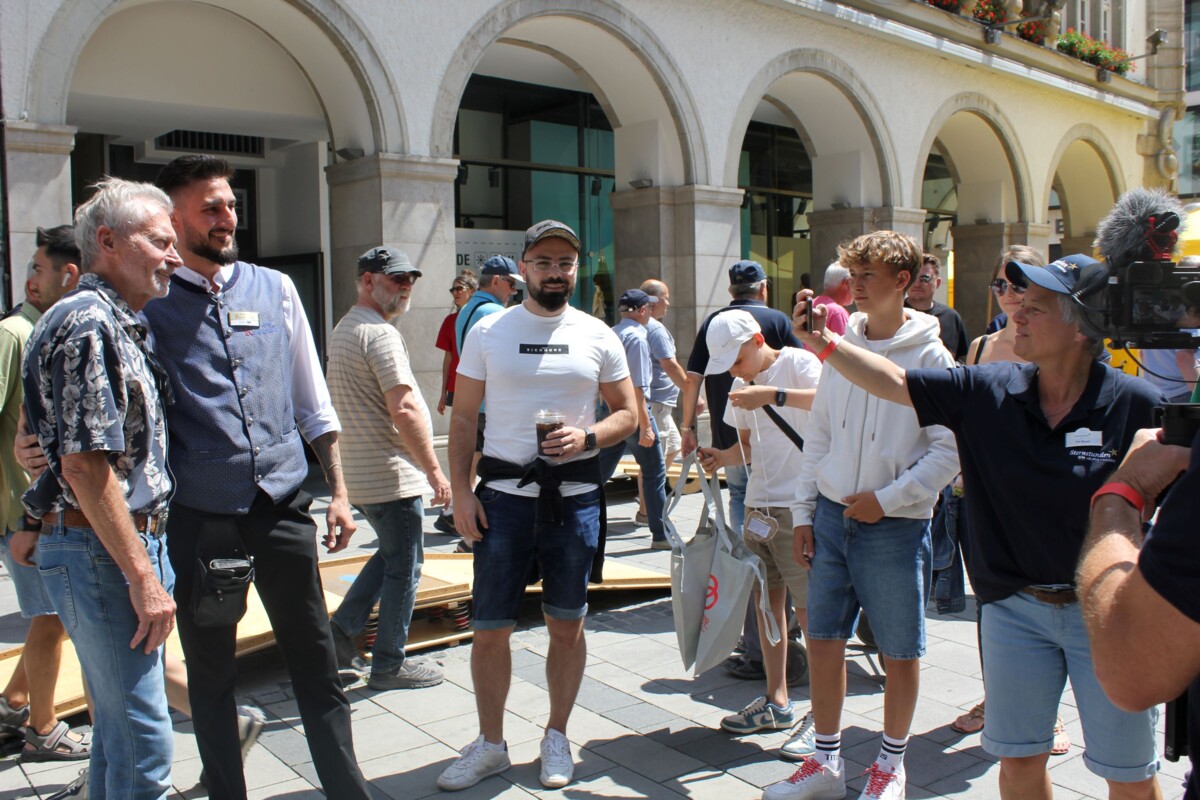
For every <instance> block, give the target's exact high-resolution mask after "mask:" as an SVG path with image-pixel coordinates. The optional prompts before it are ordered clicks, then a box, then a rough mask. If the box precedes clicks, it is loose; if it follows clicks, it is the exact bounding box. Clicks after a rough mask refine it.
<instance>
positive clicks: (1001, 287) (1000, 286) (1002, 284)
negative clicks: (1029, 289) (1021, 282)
mask: <svg viewBox="0 0 1200 800" xmlns="http://www.w3.org/2000/svg"><path fill="white" fill-rule="evenodd" d="M988 285H989V286H991V287H992V292H994V293H995V295H996V297H999V296H1000V295H1002V294H1004V293H1005V292H1007V291H1009V290H1011V291H1012V292H1013V294H1025V287H1024V286H1017V285H1016V284H1015V283H1009V282H1008V281H1006V280H1004V278H996V280H994V281H992V282H991V283H990V284H988Z"/></svg>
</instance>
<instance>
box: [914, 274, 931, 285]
mask: <svg viewBox="0 0 1200 800" xmlns="http://www.w3.org/2000/svg"><path fill="white" fill-rule="evenodd" d="M917 280H918V281H920V282H921V283H933V276H932V275H918V276H917Z"/></svg>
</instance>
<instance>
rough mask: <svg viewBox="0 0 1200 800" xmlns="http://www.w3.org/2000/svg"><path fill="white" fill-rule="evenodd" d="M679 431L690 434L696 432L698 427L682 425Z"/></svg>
mask: <svg viewBox="0 0 1200 800" xmlns="http://www.w3.org/2000/svg"><path fill="white" fill-rule="evenodd" d="M679 430H680V432H682V433H689V432H691V431H694V430H696V426H695V425H680V426H679Z"/></svg>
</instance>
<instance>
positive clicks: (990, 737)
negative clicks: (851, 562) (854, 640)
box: [871, 593, 1158, 783]
mask: <svg viewBox="0 0 1200 800" xmlns="http://www.w3.org/2000/svg"><path fill="white" fill-rule="evenodd" d="M871 624H872V626H874V624H875V620H874V619H872V620H871ZM982 626H983V630H982V633H983V675H984V690H985V694H986V695H987V700H988V708H987V725H986V726H984V729H983V749H984V750H986V751H987V752H989V753H991V754H992V755H994V756H1000V757H1002V758H1023V757H1027V756H1036V755H1041V754H1042V753H1048V752H1050V748H1051V747H1052V746H1053V744H1054V734H1053V732H1052V731H1053V729H1054V719H1055V717H1056V716H1057V715H1058V704H1059V701H1060V700H1061V699H1062V693H1063V687H1064V686H1065V685H1066V680H1067V678H1070V679H1071V689H1072V690H1073V691H1074V693H1075V704H1076V706H1077V707H1078V708H1079V721H1080V723H1081V724H1082V725H1083V740H1084V751H1083V763H1084V764H1086V765H1087V768H1088V769H1089V770H1091V771H1092V772H1093V773H1095V774H1096V775H1099V776H1100V777H1101V778H1104V779H1105V780H1112V781H1119V782H1123V783H1135V782H1137V781H1142V780H1145V779H1147V778H1151V777H1153V776H1154V774H1155V773H1156V772H1157V771H1158V751H1157V748H1156V747H1155V739H1154V728H1155V724H1156V723H1157V719H1158V711H1157V709H1154V708H1152V709H1148V710H1146V711H1139V712H1137V713H1129V712H1126V711H1122V710H1120V709H1119V708H1117V707H1116V706H1114V705H1113V704H1112V702H1111V701H1110V700H1109V699H1108V697H1107V696H1106V695H1105V694H1104V690H1103V689H1102V688H1101V687H1100V684H1099V682H1098V681H1097V680H1096V670H1095V668H1094V666H1093V662H1092V651H1091V647H1090V646H1089V645H1088V638H1087V630H1086V629H1085V627H1084V624H1083V614H1082V612H1081V611H1080V609H1079V604H1078V603H1071V604H1069V605H1064V606H1062V607H1059V606H1055V605H1050V604H1049V603H1043V602H1041V601H1040V600H1037V599H1036V598H1034V597H1032V596H1030V595H1027V594H1024V593H1017V594H1014V595H1010V596H1009V597H1006V598H1005V599H1003V600H1000V601H998V602H995V603H988V604H986V605H985V606H984V607H983V622H982Z"/></svg>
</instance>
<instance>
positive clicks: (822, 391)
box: [763, 231, 958, 800]
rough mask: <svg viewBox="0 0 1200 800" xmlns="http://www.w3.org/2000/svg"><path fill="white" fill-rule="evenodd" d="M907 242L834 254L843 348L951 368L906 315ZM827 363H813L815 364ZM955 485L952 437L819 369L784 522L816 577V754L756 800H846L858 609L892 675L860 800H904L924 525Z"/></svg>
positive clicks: (861, 244)
mask: <svg viewBox="0 0 1200 800" xmlns="http://www.w3.org/2000/svg"><path fill="white" fill-rule="evenodd" d="M921 255H922V254H921V248H920V246H919V245H918V244H917V243H916V241H914V240H913V239H912V238H911V237H909V236H905V235H903V234H900V233H896V232H895V231H876V232H874V233H869V234H866V235H864V236H860V237H858V238H857V239H855V240H854V241H852V242H850V243H849V244H843V245H840V246H839V247H838V256H839V260H840V262H841V264H842V266H844V267H846V268H847V269H848V270H850V283H851V290H852V293H853V295H854V302H855V303H856V304H857V306H858V309H859V311H858V313H856V314H854V315H852V316H851V317H850V323H849V327H848V328H847V330H846V335H845V340H846V341H849V342H853V343H854V344H857V345H860V346H862V347H865V348H867V349H869V350H871V351H873V352H876V353H879V354H881V355H883V356H885V357H886V358H888V359H890V360H891V361H893V362H894V363H896V364H897V365H900V366H902V367H904V368H906V369H911V368H916V367H925V368H929V367H945V368H947V369H949V368H951V367H953V366H954V359H953V358H952V357H951V356H950V353H949V352H947V351H946V348H945V347H944V346H943V345H942V342H941V339H940V338H939V335H938V334H939V328H938V323H937V320H936V319H935V318H934V317H931V316H929V315H928V314H921V313H918V312H913V311H911V310H907V309H905V308H904V291H905V289H906V288H907V287H908V285H909V283H910V282H911V281H912V279H913V278H914V277H915V276H916V275H917V273H918V272H919V270H920V268H921ZM828 355H829V353H828V352H822V353H818V354H817V357H818V358H820V359H821V360H822V361H823V360H824V359H825V358H826V357H827V356H828ZM956 474H958V454H957V451H956V449H955V443H954V435H953V434H952V433H950V431H949V430H947V429H946V428H943V427H941V426H931V427H928V428H922V427H920V426H919V425H918V423H917V417H916V414H915V412H913V410H912V409H911V408H908V407H905V406H901V405H898V404H896V403H891V402H887V401H883V400H879V399H877V398H875V397H873V396H871V395H870V394H868V393H867V392H866V391H864V390H862V389H859V388H858V387H856V386H854V385H853V384H852V383H850V382H849V381H848V380H846V379H845V378H844V377H842V376H841V375H840V374H839V373H837V372H836V371H835V370H832V369H826V370H825V371H824V372H823V373H822V374H821V384H820V388H819V389H818V391H817V396H816V399H815V400H814V402H813V408H812V412H811V415H810V418H809V424H808V430H807V436H806V437H805V458H804V462H803V465H802V467H801V472H800V478H799V481H798V484H797V493H796V501H795V504H794V505H793V507H792V514H793V517H794V520H795V523H796V530H795V547H796V552H795V557H796V560H797V561H799V562H801V563H808V564H810V565H811V569H810V574H809V593H808V628H809V629H808V648H809V670H810V680H811V687H810V688H811V692H812V708H813V717H814V722H815V729H816V736H815V739H816V753H815V755H814V756H812V757H810V758H807V759H805V761H804V763H803V764H801V765H800V769H798V770H797V771H796V773H795V774H794V775H792V777H791V778H789V779H788V780H786V781H782V782H780V783H777V784H774V785H772V786H769V787H767V790H766V792H765V793H764V794H763V797H764V799H765V800H801V799H803V800H809V799H810V798H813V799H815V798H821V799H822V800H823V799H824V798H841V797H844V796H845V793H846V783H845V773H846V768H845V765H844V762H843V761H842V758H841V713H842V704H843V702H844V700H845V696H846V669H845V661H844V660H845V649H846V640H847V639H849V638H850V635H851V633H852V632H853V629H854V628H853V626H854V619H855V617H856V615H857V613H858V611H859V609H860V608H861V609H862V610H863V611H864V612H865V613H866V614H867V616H868V617H869V618H870V620H871V628H872V630H874V632H875V639H876V642H877V643H878V645H879V650H880V652H881V653H882V655H883V659H884V664H885V666H886V668H887V684H886V687H885V689H884V695H883V697H884V700H883V743H882V747H881V748H880V751H879V756H878V757H877V758H876V760H875V763H874V764H873V765H872V766H871V768H870V770H869V771H868V772H869V777H868V779H867V786H866V788H865V789H864V790H863V792H862V794H861V795H860V800H864V799H867V798H869V800H876V798H879V799H880V800H903V798H904V786H905V775H904V751H905V749H906V747H907V744H908V733H909V726H910V725H911V724H912V718H913V713H914V711H915V710H916V704H917V689H918V685H919V677H918V675H919V671H920V663H919V659H920V657H921V656H922V655H924V653H925V603H926V600H927V599H928V593H929V583H930V576H931V569H930V559H931V552H930V551H931V545H930V531H929V521H930V518H931V517H932V515H933V504H934V500H935V499H936V498H937V495H938V492H940V491H941V489H942V487H943V486H945V485H946V484H948V483H949V482H950V481H951V479H953V478H954V476H955V475H956Z"/></svg>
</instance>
